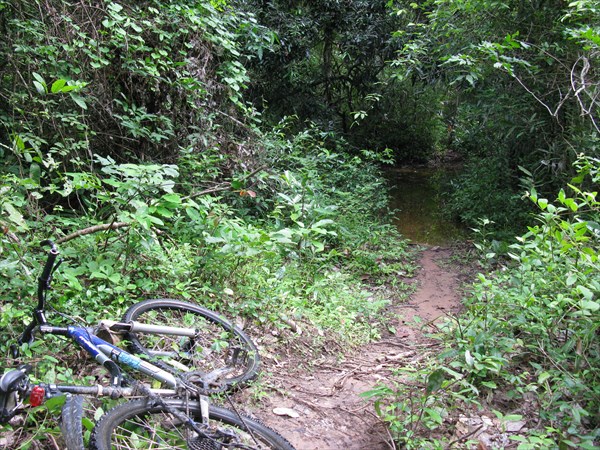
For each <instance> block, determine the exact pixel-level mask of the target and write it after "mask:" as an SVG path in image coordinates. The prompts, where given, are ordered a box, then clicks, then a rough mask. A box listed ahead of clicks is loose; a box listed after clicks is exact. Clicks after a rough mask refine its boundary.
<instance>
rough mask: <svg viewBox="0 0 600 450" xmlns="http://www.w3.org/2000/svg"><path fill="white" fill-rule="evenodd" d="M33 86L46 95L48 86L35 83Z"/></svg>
mask: <svg viewBox="0 0 600 450" xmlns="http://www.w3.org/2000/svg"><path fill="white" fill-rule="evenodd" d="M33 85H34V86H35V89H36V90H37V91H38V92H39V93H40V94H42V95H44V94H46V86H44V85H43V84H41V83H39V82H37V81H34V82H33Z"/></svg>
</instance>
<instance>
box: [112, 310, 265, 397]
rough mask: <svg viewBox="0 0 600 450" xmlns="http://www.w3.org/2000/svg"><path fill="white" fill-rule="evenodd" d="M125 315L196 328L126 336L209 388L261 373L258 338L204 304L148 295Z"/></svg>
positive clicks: (166, 366)
mask: <svg viewBox="0 0 600 450" xmlns="http://www.w3.org/2000/svg"><path fill="white" fill-rule="evenodd" d="M123 321H124V322H130V321H136V322H141V323H146V324H152V325H163V326H171V327H184V328H193V329H195V331H196V334H195V336H194V337H192V338H189V337H181V336H174V335H167V334H149V333H140V332H133V333H128V335H127V336H126V338H127V339H128V341H129V346H130V349H131V350H132V352H134V353H138V354H143V355H146V356H147V358H148V359H149V360H150V361H151V362H152V363H153V364H155V365H157V366H159V367H161V368H163V369H165V370H167V371H169V372H171V373H175V374H179V375H182V376H183V377H184V378H185V377H187V379H188V381H190V382H193V383H196V384H198V385H199V386H200V387H203V388H205V389H207V390H208V391H209V392H217V391H223V390H226V389H229V388H231V387H233V386H236V385H241V384H243V383H245V382H247V381H249V380H251V379H253V378H254V377H255V376H256V374H257V373H258V367H259V356H258V350H257V348H256V346H255V345H254V343H253V342H252V340H251V339H250V338H249V337H248V336H247V335H246V334H245V333H244V332H243V331H242V330H240V329H239V328H238V327H236V326H234V325H233V324H231V323H230V322H229V321H228V320H227V319H225V318H223V317H221V316H220V315H218V314H216V313H214V312H212V311H210V310H208V309H206V308H203V307H201V306H198V305H194V304H191V303H187V302H182V301H180V300H172V299H155V300H145V301H142V302H140V303H137V304H135V305H133V306H131V307H130V308H129V309H128V310H127V311H126V312H125V316H124V317H123ZM203 383H207V384H206V385H203Z"/></svg>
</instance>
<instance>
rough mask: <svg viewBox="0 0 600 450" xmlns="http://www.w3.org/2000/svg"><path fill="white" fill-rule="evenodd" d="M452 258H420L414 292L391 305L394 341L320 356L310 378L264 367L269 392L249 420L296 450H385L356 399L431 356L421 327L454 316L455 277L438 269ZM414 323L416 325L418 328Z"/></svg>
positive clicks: (290, 364)
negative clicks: (395, 372) (269, 429)
mask: <svg viewBox="0 0 600 450" xmlns="http://www.w3.org/2000/svg"><path fill="white" fill-rule="evenodd" d="M451 255H452V251H451V250H450V249H447V248H439V247H434V248H427V249H425V250H424V251H423V252H422V253H421V256H420V261H419V265H420V267H421V268H420V270H419V271H418V274H417V276H416V278H414V279H413V280H412V281H411V282H414V283H416V284H417V285H416V290H415V292H414V293H413V294H412V295H411V296H410V299H409V301H408V302H404V303H402V304H397V305H391V314H392V317H394V319H393V321H392V323H391V326H392V327H393V329H394V330H395V333H393V334H392V333H389V334H388V335H386V336H384V337H382V339H381V340H380V341H378V342H374V343H371V344H368V345H366V346H363V347H361V348H360V349H358V350H357V351H353V352H352V353H351V354H347V355H345V356H344V359H342V360H340V359H339V358H340V356H339V353H340V352H332V354H331V356H322V357H321V358H319V359H317V360H315V361H314V362H313V365H312V368H311V369H310V370H306V369H303V367H305V364H303V362H298V361H296V362H294V361H284V360H280V362H279V366H272V367H268V368H267V370H268V371H269V375H267V379H268V383H269V389H268V392H267V393H265V395H264V397H263V398H262V399H261V400H260V401H259V402H258V404H259V409H258V410H256V409H255V411H254V413H255V414H256V415H257V416H258V417H260V418H261V420H262V421H264V422H265V423H266V424H267V425H269V426H271V427H273V428H274V429H276V430H278V431H279V432H280V433H281V434H282V435H284V436H285V437H286V438H287V439H288V440H289V441H290V442H291V443H292V444H293V445H294V446H295V447H296V449H297V450H338V449H344V450H364V449H369V450H380V449H381V450H383V449H390V448H391V445H390V444H389V442H390V439H389V436H388V433H387V431H386V429H385V427H384V426H383V425H382V423H381V422H380V421H379V419H378V418H377V416H376V415H375V413H374V408H373V404H372V402H368V401H366V400H365V399H364V398H362V397H361V396H360V394H361V393H363V392H365V391H368V390H370V389H372V388H373V387H374V386H375V385H376V384H378V383H379V382H382V381H386V380H387V379H388V378H390V377H391V375H392V371H393V370H394V369H395V368H398V367H402V366H404V365H406V364H408V363H409V362H415V361H416V360H418V359H420V358H424V357H426V356H427V355H428V354H429V353H431V351H433V349H432V343H431V341H430V340H428V339H427V338H426V337H425V333H426V331H427V330H428V328H429V326H428V325H431V323H432V322H433V321H435V320H436V319H439V318H441V317H443V316H444V315H445V314H447V313H450V312H457V311H458V309H459V308H460V300H461V294H460V285H461V281H460V279H459V274H458V271H457V272H454V271H453V269H452V268H451V266H450V264H447V263H446V264H443V263H442V262H443V261H447V260H448V259H449V258H450V257H451ZM415 316H418V317H420V318H421V319H422V320H421V321H420V323H419V324H415V323H414V320H413V319H414V318H415ZM417 320H418V319H417ZM267 365H268V361H267ZM299 368H302V369H299Z"/></svg>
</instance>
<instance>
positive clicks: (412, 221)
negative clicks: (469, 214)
mask: <svg viewBox="0 0 600 450" xmlns="http://www.w3.org/2000/svg"><path fill="white" fill-rule="evenodd" d="M456 173H457V171H456V170H447V169H439V168H429V167H403V168H395V169H391V170H389V171H387V174H386V177H387V179H388V182H389V183H390V187H391V201H390V208H391V209H392V210H396V213H395V220H394V222H395V224H396V226H397V227H398V230H399V231H400V233H402V234H403V235H404V236H405V237H407V238H408V239H410V240H411V241H413V242H415V243H418V244H429V245H448V244H450V243H451V242H453V241H456V240H460V239H464V237H465V236H466V230H465V229H464V227H461V226H460V225H459V224H457V223H455V222H453V221H451V220H448V219H447V218H445V217H444V215H443V214H442V211H443V208H444V197H443V195H442V194H443V189H444V186H445V185H447V183H448V181H449V180H450V179H451V178H452V177H453V176H455V174H456Z"/></svg>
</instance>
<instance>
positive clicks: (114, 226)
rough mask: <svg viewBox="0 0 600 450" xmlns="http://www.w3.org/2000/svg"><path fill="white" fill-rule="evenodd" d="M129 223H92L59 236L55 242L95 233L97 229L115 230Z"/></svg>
mask: <svg viewBox="0 0 600 450" xmlns="http://www.w3.org/2000/svg"><path fill="white" fill-rule="evenodd" d="M129 225H130V224H129V223H127V222H112V223H103V224H100V225H94V226H92V227H88V228H84V229H83V230H79V231H76V232H75V233H71V234H69V235H67V236H65V237H63V238H60V239H58V240H57V241H56V243H57V244H62V243H63V242H67V241H70V240H72V239H75V238H77V237H80V236H85V235H86V234H92V233H97V232H98V231H106V230H117V229H119V228H126V227H128V226H129Z"/></svg>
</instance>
